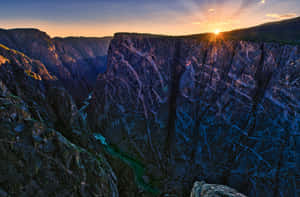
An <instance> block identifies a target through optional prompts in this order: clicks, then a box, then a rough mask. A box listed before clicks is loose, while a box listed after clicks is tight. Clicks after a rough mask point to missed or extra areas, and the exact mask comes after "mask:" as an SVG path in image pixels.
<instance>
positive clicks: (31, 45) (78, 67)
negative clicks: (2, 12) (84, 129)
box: [0, 29, 111, 102]
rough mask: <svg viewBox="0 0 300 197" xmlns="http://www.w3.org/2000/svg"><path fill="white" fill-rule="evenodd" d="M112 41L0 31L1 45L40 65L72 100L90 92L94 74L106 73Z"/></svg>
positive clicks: (94, 77) (33, 30) (108, 38)
mask: <svg viewBox="0 0 300 197" xmlns="http://www.w3.org/2000/svg"><path fill="white" fill-rule="evenodd" d="M110 40H111V38H110V37H106V38H84V37H78V38H71V37H70V38H54V39H52V38H50V37H49V36H48V35H47V34H46V33H44V32H41V31H39V30H37V29H13V30H3V29H0V44H3V45H5V46H7V47H9V48H11V49H15V50H17V51H20V52H22V53H24V54H25V55H27V56H28V57H30V58H31V59H35V60H39V61H40V62H42V63H43V64H44V65H45V66H46V68H47V69H48V70H49V72H51V73H52V75H54V76H56V77H57V78H58V79H60V81H61V82H62V84H63V85H64V87H66V88H67V89H68V90H69V92H70V93H71V94H72V96H73V97H74V98H75V100H76V101H77V100H78V102H80V101H81V100H84V98H85V97H86V96H87V95H88V93H89V92H90V91H92V89H93V86H94V84H95V80H96V78H97V75H98V74H99V73H101V72H103V71H104V70H105V65H106V55H107V50H108V46H109V43H110Z"/></svg>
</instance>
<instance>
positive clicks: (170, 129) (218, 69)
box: [92, 34, 300, 196]
mask: <svg viewBox="0 0 300 197" xmlns="http://www.w3.org/2000/svg"><path fill="white" fill-rule="evenodd" d="M107 68H108V69H107V71H106V72H105V73H104V74H103V75H101V76H99V78H98V82H97V91H98V95H97V98H98V107H97V109H96V112H95V114H96V115H95V116H93V117H94V119H92V121H93V122H94V123H96V124H97V125H96V126H95V127H96V128H101V129H102V130H103V132H104V134H105V136H106V137H107V138H108V139H109V141H111V142H112V143H113V144H116V145H117V146H118V147H119V148H120V149H121V150H123V151H125V152H127V153H129V154H130V155H132V156H134V157H135V158H137V159H139V160H140V161H142V163H144V164H145V165H146V168H147V172H148V176H149V178H150V180H151V181H152V182H153V183H158V184H157V186H158V187H159V188H160V189H161V191H162V192H165V193H169V194H172V193H173V194H177V195H179V196H181V195H183V194H187V193H189V191H190V189H191V187H192V183H193V182H194V181H195V180H206V181H207V182H211V183H222V184H225V185H229V186H231V187H233V188H236V189H237V190H239V191H241V192H243V193H245V194H247V195H249V196H263V195H264V196H280V195H281V196H296V195H297V193H296V176H297V174H298V175H299V171H297V168H296V145H297V144H299V138H298V137H297V136H298V135H299V129H300V128H299V123H300V119H299V112H300V103H299V101H300V83H299V79H300V50H299V46H291V45H279V44H273V43H254V42H245V41H218V42H206V41H200V40H197V39H192V38H172V37H159V36H149V35H137V34H117V35H116V36H115V37H114V39H113V40H112V41H111V45H110V49H109V53H108V65H107ZM96 105H97V103H96Z"/></svg>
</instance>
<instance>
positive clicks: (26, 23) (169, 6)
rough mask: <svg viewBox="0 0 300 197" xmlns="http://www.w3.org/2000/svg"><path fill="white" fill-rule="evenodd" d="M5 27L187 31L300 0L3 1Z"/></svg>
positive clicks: (266, 16)
mask: <svg viewBox="0 0 300 197" xmlns="http://www.w3.org/2000/svg"><path fill="white" fill-rule="evenodd" d="M0 2H1V7H0V28H4V29H10V28H38V29H40V30H42V31H45V32H47V33H48V34H49V35H50V36H52V37H55V36H60V37H66V36H93V37H102V36H112V35H113V34H114V33H116V32H139V33H154V34H166V35H187V34H197V33H204V32H214V31H215V30H219V31H228V30H232V29H238V28H244V27H249V26H254V25H258V24H262V23H265V22H270V21H276V20H282V19H288V18H292V17H296V16H300V0H51V1H48V0H0Z"/></svg>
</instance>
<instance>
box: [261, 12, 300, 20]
mask: <svg viewBox="0 0 300 197" xmlns="http://www.w3.org/2000/svg"><path fill="white" fill-rule="evenodd" d="M266 16H267V17H269V18H272V19H280V20H281V19H288V18H294V17H296V16H297V14H295V13H287V14H275V13H271V14H266Z"/></svg>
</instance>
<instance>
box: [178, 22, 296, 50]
mask: <svg viewBox="0 0 300 197" xmlns="http://www.w3.org/2000/svg"><path fill="white" fill-rule="evenodd" d="M181 37H182V38H187V37H190V38H198V39H208V40H211V39H212V38H215V35H214V34H212V33H205V34H196V35H190V36H181ZM217 38H218V39H225V40H247V41H261V42H279V43H287V44H300V17H297V18H293V19H288V20H282V21H277V22H270V23H265V24H262V25H259V26H254V27H249V28H245V29H237V30H233V31H228V32H223V33H221V34H220V35H219V36H218V37H217Z"/></svg>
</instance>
